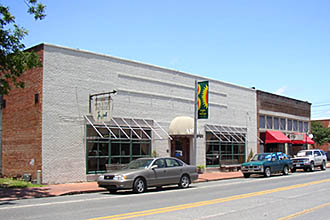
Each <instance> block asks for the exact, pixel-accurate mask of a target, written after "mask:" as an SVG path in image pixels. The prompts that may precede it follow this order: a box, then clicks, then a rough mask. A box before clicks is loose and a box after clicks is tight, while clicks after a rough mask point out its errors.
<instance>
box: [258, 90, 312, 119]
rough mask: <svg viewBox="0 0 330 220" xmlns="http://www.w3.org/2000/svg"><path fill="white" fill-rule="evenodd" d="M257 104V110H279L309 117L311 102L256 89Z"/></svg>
mask: <svg viewBox="0 0 330 220" xmlns="http://www.w3.org/2000/svg"><path fill="white" fill-rule="evenodd" d="M257 104H258V109H259V110H267V111H272V112H280V113H285V114H291V115H295V116H300V117H307V118H310V113H311V112H310V109H311V108H310V106H311V104H310V103H308V102H304V101H300V100H296V99H292V98H288V97H284V96H280V95H276V94H272V93H267V92H263V91H260V90H258V91H257Z"/></svg>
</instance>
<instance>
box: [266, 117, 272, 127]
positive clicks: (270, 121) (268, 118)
mask: <svg viewBox="0 0 330 220" xmlns="http://www.w3.org/2000/svg"><path fill="white" fill-rule="evenodd" d="M272 128H273V118H272V117H271V116H267V129H272Z"/></svg>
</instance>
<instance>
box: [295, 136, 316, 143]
mask: <svg viewBox="0 0 330 220" xmlns="http://www.w3.org/2000/svg"><path fill="white" fill-rule="evenodd" d="M291 142H292V144H306V142H307V144H315V142H314V141H313V140H312V139H311V138H310V137H308V136H307V135H306V134H304V140H292V141H291Z"/></svg>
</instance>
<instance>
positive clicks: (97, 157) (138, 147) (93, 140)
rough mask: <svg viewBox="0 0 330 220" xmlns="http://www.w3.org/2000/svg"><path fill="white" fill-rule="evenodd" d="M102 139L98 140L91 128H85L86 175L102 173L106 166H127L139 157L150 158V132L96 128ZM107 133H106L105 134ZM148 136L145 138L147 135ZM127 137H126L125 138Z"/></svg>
mask: <svg viewBox="0 0 330 220" xmlns="http://www.w3.org/2000/svg"><path fill="white" fill-rule="evenodd" d="M98 131H99V132H101V134H102V135H103V137H104V138H100V137H99V135H98V134H97V132H96V131H95V129H93V127H92V126H87V152H88V153H87V173H103V172H105V171H106V164H127V163H129V162H130V161H132V160H134V159H137V158H140V157H150V156H151V140H150V139H149V138H150V137H151V130H147V129H146V130H144V132H145V133H144V132H142V130H141V129H139V130H138V129H136V130H134V131H135V133H136V134H137V135H138V136H139V137H140V138H141V139H139V138H138V137H137V136H136V134H135V133H134V132H133V131H132V130H131V129H126V128H125V129H123V131H124V132H125V133H126V134H125V133H124V132H123V131H121V130H120V129H119V128H112V129H111V131H112V132H113V134H114V135H115V136H114V135H113V134H111V133H110V132H109V130H108V129H103V128H98ZM106 131H108V133H106ZM146 134H147V135H148V136H149V137H148V136H147V135H146ZM127 136H128V137H127Z"/></svg>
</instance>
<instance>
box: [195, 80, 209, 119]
mask: <svg viewBox="0 0 330 220" xmlns="http://www.w3.org/2000/svg"><path fill="white" fill-rule="evenodd" d="M197 104H198V117H197V118H198V119H208V117H209V81H203V82H198V94H197Z"/></svg>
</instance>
